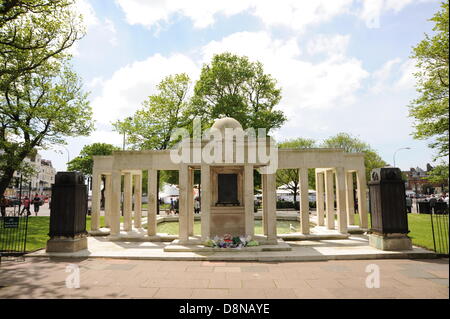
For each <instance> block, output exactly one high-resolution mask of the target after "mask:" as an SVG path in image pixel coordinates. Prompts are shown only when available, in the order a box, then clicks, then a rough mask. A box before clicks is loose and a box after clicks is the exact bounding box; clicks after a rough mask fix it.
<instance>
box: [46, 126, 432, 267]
mask: <svg viewBox="0 0 450 319" xmlns="http://www.w3.org/2000/svg"><path fill="white" fill-rule="evenodd" d="M177 137H179V140H180V142H179V143H178V144H177V146H176V147H175V148H174V149H171V150H163V151H160V150H146V151H116V152H113V154H112V155H110V156H95V157H94V167H93V182H92V214H91V215H92V216H91V229H90V231H89V237H90V238H99V239H101V240H102V241H103V242H109V243H117V242H125V243H130V242H131V243H133V242H134V243H164V246H161V247H160V248H161V250H162V255H161V256H160V257H161V258H162V259H164V253H175V252H191V253H199V254H200V255H199V257H200V258H201V257H205V256H201V254H202V253H207V252H217V251H227V252H233V251H234V252H236V253H238V252H240V253H242V252H246V251H249V252H252V251H260V252H261V251H265V252H276V253H281V254H282V253H283V252H286V253H288V252H290V251H291V250H292V249H291V246H290V245H289V244H288V243H287V241H302V240H312V241H314V240H316V241H320V240H346V239H348V238H349V237H350V234H351V233H359V234H362V233H364V232H367V231H369V242H368V244H370V246H371V247H374V248H376V250H380V251H407V252H410V253H414V251H413V250H412V245H411V240H410V238H408V236H407V233H408V225H407V218H406V209H405V207H404V203H403V202H404V197H402V196H403V195H402V194H403V193H404V185H403V183H402V181H401V176H400V172H399V171H398V169H395V168H380V169H378V170H374V171H373V172H372V180H371V181H370V182H369V185H370V187H371V188H372V193H373V194H374V195H373V197H374V198H373V200H372V201H371V205H372V212H373V214H372V228H371V229H369V220H368V216H369V215H368V207H367V196H368V189H367V186H366V185H367V183H366V175H365V167H364V157H363V154H360V153H346V152H344V150H342V149H323V148H321V149H278V148H277V146H276V144H275V142H274V140H273V139H272V138H271V137H270V136H266V135H265V134H264V132H258V134H256V132H255V131H254V130H246V131H244V130H243V129H242V126H241V125H240V123H239V122H238V121H236V120H235V119H233V118H227V117H225V118H221V119H217V120H216V121H215V122H214V124H213V125H212V127H211V128H210V129H207V130H206V131H205V132H203V134H198V132H197V134H196V135H195V134H194V137H193V138H191V137H190V136H189V134H188V133H187V132H186V131H182V130H181V131H179V132H174V134H173V138H177ZM278 169H298V172H299V181H300V187H299V193H300V196H299V197H300V212H299V216H298V217H297V218H298V220H299V222H300V226H299V229H298V231H297V232H294V233H290V234H277V227H276V225H277V212H276V210H277V209H276V200H277V198H276V172H277V170H278ZM308 169H314V170H315V179H316V191H317V197H316V200H317V206H316V207H317V209H316V213H315V214H312V213H311V211H310V207H309V201H308ZM158 170H175V171H178V174H179V175H178V176H179V190H180V195H179V215H178V217H177V219H178V225H179V232H178V236H174V235H167V234H162V233H158V232H157V218H158V217H159V216H158V214H157V209H158V203H157V192H158V185H157V173H158ZM195 170H199V171H200V176H201V192H200V202H201V214H200V215H201V216H200V222H201V234H200V235H194V219H195V217H194V193H193V186H194V185H193V181H194V171H195ZM255 170H257V171H258V172H259V173H260V174H261V180H262V214H261V215H262V216H261V218H262V226H263V227H262V228H263V234H255V226H254V223H255V206H254V172H255ZM143 171H147V172H148V174H147V176H148V180H146V181H144V180H143ZM63 178H66V179H69V177H67V176H66V177H64V176H62V177H60V179H63ZM102 180H104V181H105V183H104V185H102ZM144 182H146V183H148V208H147V213H146V216H144V214H143V209H142V185H143V183H144ZM57 184H58V178H57V183H56V184H55V185H57ZM354 185H356V194H357V202H358V206H357V207H358V212H357V214H356V215H355V203H354V191H355V190H354ZM102 188H104V190H105V205H104V207H105V209H104V225H102V227H101V225H100V215H101V210H100V208H101V207H100V193H101V189H102ZM65 196H66V197H67V193H66V195H65ZM399 198H400V200H399ZM399 205H400V206H399ZM72 206H74V205H72ZM55 207H56V206H55ZM82 210H83V209H81V211H82ZM61 211H63V209H61V208H60V209H59V210H57V209H56V208H55V214H54V215H55V216H53V219H52V220H54V222H53V225H57V224H58V222H57V221H56V220H57V219H58V217H57V215H61V216H62V214H61ZM403 212H404V213H403ZM74 215H77V214H76V213H74ZM355 216H358V219H357V220H356V223H355ZM60 218H62V217H60ZM159 218H160V217H159ZM74 220H79V218H78V217H76V216H75V217H74ZM73 225H74V227H78V229H83V227H81V228H80V225H79V223H78V224H77V223H76V222H75V223H74V224H73ZM51 229H52V224H51ZM52 234H53V235H52ZM50 236H51V239H50V240H49V241H48V244H47V253H50V254H52V253H53V254H55V253H56V254H58V253H64V254H66V255H67V254H70V253H74V254H75V256H79V252H80V251H89V249H90V247H88V238H87V232H86V231H85V230H82V231H74V232H72V233H70V234H69V235H68V233H66V232H58V231H56V232H54V231H51V232H50ZM223 238H225V239H226V240H228V241H229V242H231V241H232V240H233V241H236V240H237V243H241V245H240V247H238V248H239V249H236V247H237V246H238V245H237V243H236V245H235V246H232V247H233V248H230V247H229V246H227V247H225V246H220V245H217V243H216V242H217V241H218V239H223ZM250 242H252V245H249V246H253V247H247V244H248V243H250ZM221 248H225V249H221ZM419 253H424V251H420V252H419ZM375 255H376V254H375ZM375 255H373V256H375ZM422 255H423V256H429V254H428V255H427V254H422ZM238 256H240V255H239V254H237V255H236V256H234V258H239V257H238ZM373 256H372V257H373ZM397 256H400V255H397ZM403 256H410V254H408V253H407V254H404V255H403ZM172 257H173V258H176V256H172ZM224 258H225V257H224Z"/></svg>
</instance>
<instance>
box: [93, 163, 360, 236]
mask: <svg viewBox="0 0 450 319" xmlns="http://www.w3.org/2000/svg"><path fill="white" fill-rule="evenodd" d="M195 169H198V167H197V168H194V167H191V166H189V165H181V167H180V170H179V191H180V195H179V239H180V241H181V242H186V241H189V237H190V236H193V235H194V211H193V207H194V203H193V198H194V194H193V182H194V170H195ZM254 169H255V168H254V167H253V166H252V165H244V184H243V185H244V189H243V194H244V203H243V204H244V209H245V217H244V218H245V235H246V236H248V235H250V236H253V235H254V193H253V187H254V185H253V174H254ZM200 171H201V187H202V192H201V207H202V209H201V212H202V213H201V220H202V222H201V234H202V239H206V238H208V237H210V213H211V206H212V205H213V204H212V199H211V193H212V187H213V185H211V166H210V165H201V166H200ZM157 172H158V170H156V169H149V170H148V180H147V183H148V210H147V211H148V213H147V232H146V233H147V235H148V236H149V237H150V238H151V237H154V236H157V233H156V216H157V214H156V212H157V207H158V205H157V191H158V189H157ZM102 176H103V177H104V180H105V227H107V228H110V235H111V236H118V235H119V234H120V231H121V230H122V231H124V232H129V231H131V230H133V228H134V229H141V228H142V203H141V198H142V171H123V172H122V171H119V170H117V171H113V172H111V173H103V174H102V173H97V174H95V175H94V177H93V184H92V185H93V192H92V223H91V225H92V226H91V229H92V231H98V230H99V228H100V192H101V183H102ZM122 176H123V189H122ZM261 177H262V193H263V205H262V206H263V211H262V224H263V234H264V235H265V236H266V238H267V240H268V241H275V240H276V238H277V230H276V201H277V198H276V174H262V175H261ZM315 178H316V211H317V222H318V225H319V226H326V227H327V229H330V230H331V229H337V230H338V231H339V232H340V233H344V234H345V233H347V231H348V225H354V216H355V208H354V207H355V203H354V197H353V193H354V183H355V181H356V185H357V192H356V193H357V201H358V209H359V212H358V213H359V214H358V216H359V225H360V227H361V228H367V227H368V215H367V208H366V178H365V172H364V169H363V168H361V169H359V170H345V169H344V168H342V167H340V168H339V167H338V168H333V169H316V170H315ZM355 178H356V180H355ZM133 186H134V187H133ZM122 192H123V227H122V229H121V228H120V216H121V194H122ZM299 193H300V196H299V197H300V230H299V231H300V233H301V234H304V235H308V234H310V219H309V200H308V169H307V168H299ZM133 198H134V210H133ZM335 202H336V210H335ZM335 215H336V216H337V220H335Z"/></svg>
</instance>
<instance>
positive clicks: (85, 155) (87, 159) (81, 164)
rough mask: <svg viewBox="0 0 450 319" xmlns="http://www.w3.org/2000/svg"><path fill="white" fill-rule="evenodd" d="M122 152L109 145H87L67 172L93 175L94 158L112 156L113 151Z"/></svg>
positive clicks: (69, 165)
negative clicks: (96, 156)
mask: <svg viewBox="0 0 450 319" xmlns="http://www.w3.org/2000/svg"><path fill="white" fill-rule="evenodd" d="M118 150H120V148H119V147H117V146H114V145H112V144H107V143H93V144H90V145H85V146H84V147H83V148H82V149H81V151H80V154H79V155H78V156H77V157H75V158H74V159H72V160H71V161H70V162H69V163H68V168H67V170H69V171H78V172H81V173H83V174H84V175H89V176H91V175H92V168H93V166H94V159H93V156H95V155H111V154H112V152H113V151H118Z"/></svg>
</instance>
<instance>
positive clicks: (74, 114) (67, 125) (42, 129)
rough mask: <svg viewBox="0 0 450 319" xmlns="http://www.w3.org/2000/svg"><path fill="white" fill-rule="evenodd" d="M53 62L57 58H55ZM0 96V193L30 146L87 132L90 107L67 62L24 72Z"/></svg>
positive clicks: (50, 142)
mask: <svg viewBox="0 0 450 319" xmlns="http://www.w3.org/2000/svg"><path fill="white" fill-rule="evenodd" d="M55 64H57V62H55ZM1 93H2V94H1V96H0V149H1V150H3V152H2V154H0V194H3V193H4V191H5V189H6V187H7V186H8V184H9V183H10V181H11V179H12V177H13V174H14V171H16V170H18V169H19V168H20V166H21V163H22V161H23V160H24V159H25V157H26V156H28V155H29V154H30V153H31V152H32V151H33V149H35V148H38V147H46V146H48V145H49V144H62V143H64V139H65V137H66V136H80V135H88V134H89V133H90V132H91V131H92V129H93V122H92V120H91V117H92V110H91V107H90V105H89V102H88V100H87V93H85V92H83V90H82V83H81V81H80V79H79V77H78V76H77V75H76V74H75V73H74V72H73V71H72V70H71V68H70V67H69V66H67V65H65V66H63V67H62V68H61V70H59V72H57V73H55V72H54V71H53V70H41V71H40V73H33V74H30V73H25V74H24V75H22V76H20V77H18V78H16V79H15V80H14V81H13V82H11V83H10V84H9V85H8V87H7V88H6V89H5V90H4V91H3V92H1Z"/></svg>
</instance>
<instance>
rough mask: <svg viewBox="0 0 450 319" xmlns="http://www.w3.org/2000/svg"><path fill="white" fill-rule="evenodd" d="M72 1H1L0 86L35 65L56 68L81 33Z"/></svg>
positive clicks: (35, 66) (33, 68) (3, 85)
mask: <svg viewBox="0 0 450 319" xmlns="http://www.w3.org/2000/svg"><path fill="white" fill-rule="evenodd" d="M74 3H75V1H74V0H3V1H1V4H0V65H1V66H2V67H1V68H0V89H4V88H5V87H7V86H8V85H9V84H10V83H11V82H12V81H14V80H16V79H17V78H18V77H20V76H22V75H24V74H26V73H33V72H36V71H37V69H38V68H44V69H48V68H54V67H56V68H57V67H58V61H61V60H64V59H66V58H68V57H69V56H70V55H69V54H68V52H67V49H68V48H70V47H71V46H72V45H73V44H74V42H75V41H77V40H78V39H80V38H81V37H82V36H83V35H84V30H83V27H82V26H81V23H80V22H81V19H82V18H81V17H80V16H78V15H77V14H76V13H75V11H74V10H73V9H74V6H73V4H74Z"/></svg>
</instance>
